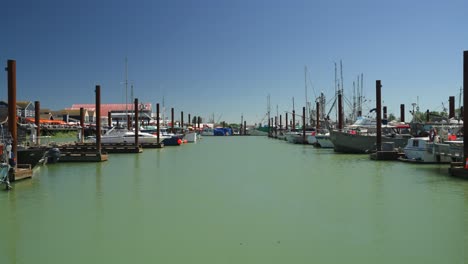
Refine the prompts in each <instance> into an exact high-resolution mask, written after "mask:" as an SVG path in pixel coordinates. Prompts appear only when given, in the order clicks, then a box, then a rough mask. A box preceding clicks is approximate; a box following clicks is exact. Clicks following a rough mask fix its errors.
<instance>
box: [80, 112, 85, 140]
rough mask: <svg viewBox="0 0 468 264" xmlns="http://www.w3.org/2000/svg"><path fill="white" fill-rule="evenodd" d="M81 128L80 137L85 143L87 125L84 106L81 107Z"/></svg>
mask: <svg viewBox="0 0 468 264" xmlns="http://www.w3.org/2000/svg"><path fill="white" fill-rule="evenodd" d="M80 127H81V128H80V129H81V137H80V142H81V143H83V142H84V131H85V127H84V108H83V107H80Z"/></svg>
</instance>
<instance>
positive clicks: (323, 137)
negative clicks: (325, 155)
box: [315, 129, 333, 148]
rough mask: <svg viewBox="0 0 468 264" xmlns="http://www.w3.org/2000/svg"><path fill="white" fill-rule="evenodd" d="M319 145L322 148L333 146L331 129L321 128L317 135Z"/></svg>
mask: <svg viewBox="0 0 468 264" xmlns="http://www.w3.org/2000/svg"><path fill="white" fill-rule="evenodd" d="M315 139H316V140H317V145H318V146H320V147H321V148H333V142H332V141H331V139H330V131H328V129H321V130H319V132H318V133H317V134H316V135H315Z"/></svg>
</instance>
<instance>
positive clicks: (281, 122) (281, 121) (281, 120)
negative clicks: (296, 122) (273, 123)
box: [279, 115, 283, 130]
mask: <svg viewBox="0 0 468 264" xmlns="http://www.w3.org/2000/svg"><path fill="white" fill-rule="evenodd" d="M279 129H280V130H283V118H282V116H281V115H280V122H279Z"/></svg>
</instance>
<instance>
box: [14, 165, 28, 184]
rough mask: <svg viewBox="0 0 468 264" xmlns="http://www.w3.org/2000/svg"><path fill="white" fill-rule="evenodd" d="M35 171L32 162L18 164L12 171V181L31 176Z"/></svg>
mask: <svg viewBox="0 0 468 264" xmlns="http://www.w3.org/2000/svg"><path fill="white" fill-rule="evenodd" d="M32 175H33V171H32V169H31V165H30V164H18V165H17V166H16V169H15V170H14V171H12V172H10V175H9V177H10V182H14V181H19V180H23V179H28V178H31V177H32Z"/></svg>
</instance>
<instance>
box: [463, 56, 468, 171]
mask: <svg viewBox="0 0 468 264" xmlns="http://www.w3.org/2000/svg"><path fill="white" fill-rule="evenodd" d="M463 87H464V89H463V124H468V119H466V118H465V117H467V116H468V107H465V105H468V92H467V91H466V90H467V89H468V50H465V51H464V52H463ZM463 135H468V126H465V125H464V126H463ZM463 153H464V154H463V156H464V158H465V159H464V160H463V161H465V162H466V160H467V158H468V136H464V137H463ZM465 168H467V166H465Z"/></svg>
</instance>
